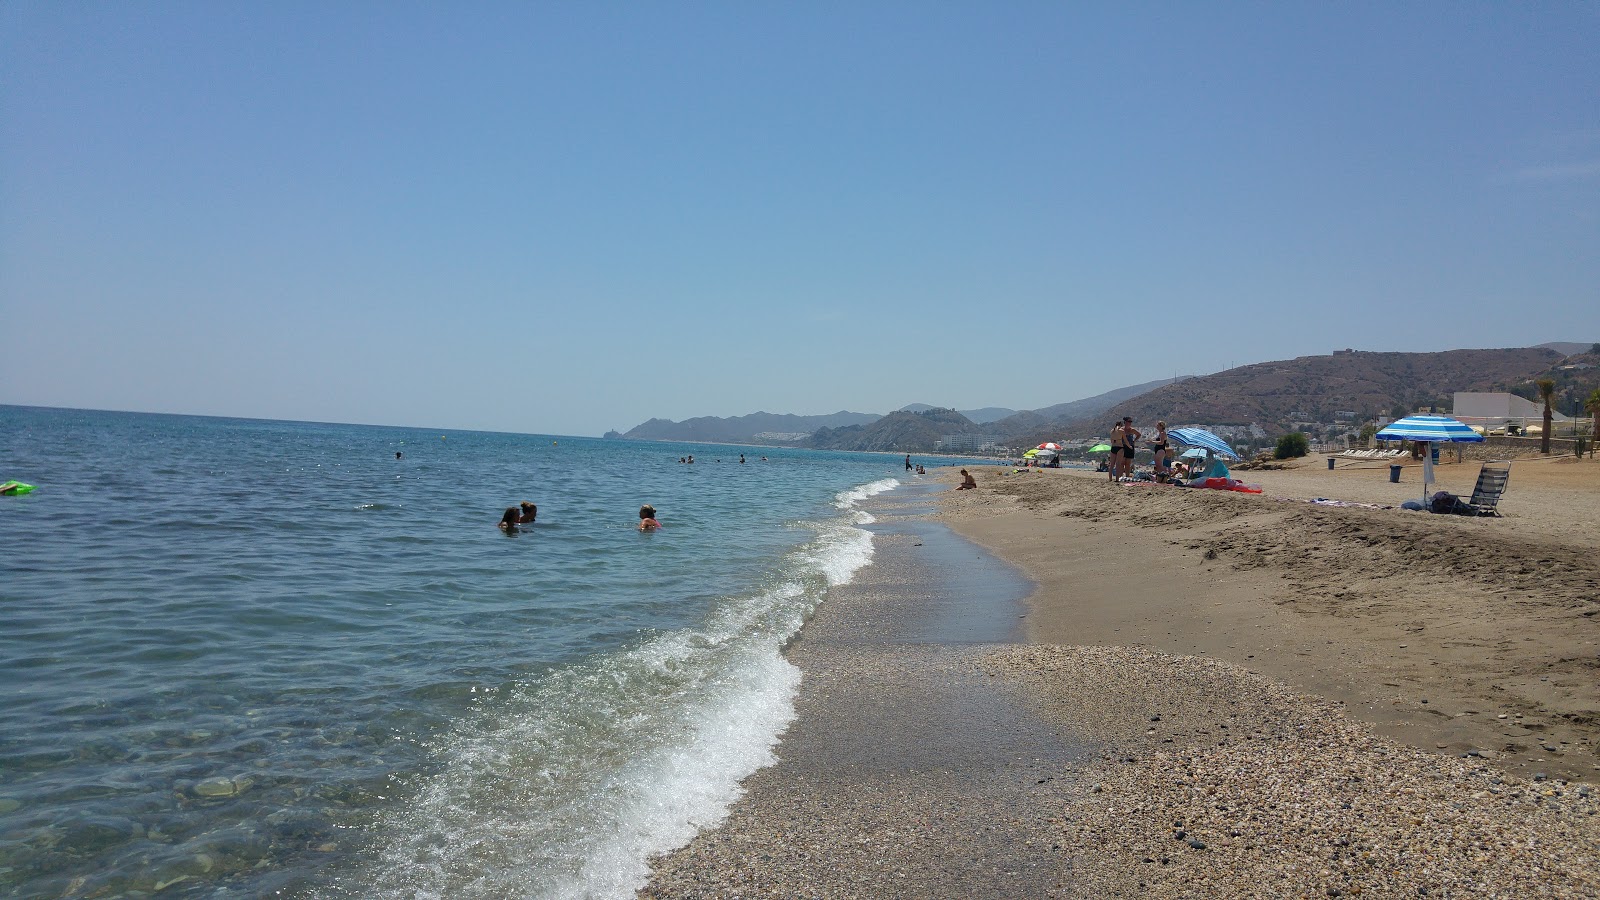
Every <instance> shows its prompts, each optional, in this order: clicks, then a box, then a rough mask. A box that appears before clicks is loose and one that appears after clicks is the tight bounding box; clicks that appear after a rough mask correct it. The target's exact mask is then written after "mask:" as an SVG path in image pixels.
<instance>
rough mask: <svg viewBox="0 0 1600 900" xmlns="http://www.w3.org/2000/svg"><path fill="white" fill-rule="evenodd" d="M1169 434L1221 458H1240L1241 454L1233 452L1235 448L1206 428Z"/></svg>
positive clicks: (1177, 430)
mask: <svg viewBox="0 0 1600 900" xmlns="http://www.w3.org/2000/svg"><path fill="white" fill-rule="evenodd" d="M1167 434H1169V435H1172V436H1173V437H1175V438H1177V439H1178V440H1179V441H1180V442H1182V443H1185V444H1190V445H1192V446H1196V447H1204V448H1206V449H1207V450H1210V451H1211V452H1212V453H1215V454H1217V455H1219V456H1227V457H1230V458H1232V459H1238V458H1239V454H1237V453H1235V452H1233V448H1232V447H1229V446H1228V443H1227V442H1226V441H1224V440H1223V439H1222V438H1219V437H1217V436H1216V435H1214V434H1212V433H1211V432H1209V431H1207V430H1205V429H1204V428H1174V429H1172V430H1171V431H1169V432H1167Z"/></svg>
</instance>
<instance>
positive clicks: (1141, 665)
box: [645, 457, 1600, 897]
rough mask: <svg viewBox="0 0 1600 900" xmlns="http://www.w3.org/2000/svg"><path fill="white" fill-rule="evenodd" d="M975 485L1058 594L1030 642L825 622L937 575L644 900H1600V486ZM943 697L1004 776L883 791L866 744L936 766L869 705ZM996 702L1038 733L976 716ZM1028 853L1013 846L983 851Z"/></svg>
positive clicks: (1585, 472)
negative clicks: (852, 720)
mask: <svg viewBox="0 0 1600 900" xmlns="http://www.w3.org/2000/svg"><path fill="white" fill-rule="evenodd" d="M1477 470H1478V466H1477V464H1476V463H1472V462H1468V463H1465V464H1460V465H1445V466H1441V467H1439V470H1438V477H1439V484H1438V485H1437V486H1436V487H1435V489H1436V490H1437V489H1444V490H1450V491H1452V492H1455V493H1461V494H1469V493H1470V492H1471V488H1472V482H1473V481H1474V480H1475V478H1476V475H1477ZM978 475H979V487H978V489H977V490H975V491H946V492H944V493H943V494H941V495H940V497H939V503H938V510H937V512H936V513H934V514H933V516H932V518H933V519H935V520H936V521H938V522H942V523H943V524H946V525H948V526H949V528H951V529H953V530H954V531H955V532H957V533H959V534H960V535H963V536H965V537H966V538H968V539H970V540H971V541H973V542H974V543H975V544H976V545H977V547H978V548H981V550H982V552H983V553H984V554H992V555H993V556H994V557H996V558H998V559H1000V560H1004V561H1006V562H1009V563H1010V564H1012V565H1014V566H1016V567H1018V568H1019V569H1020V570H1022V571H1023V572H1025V573H1026V574H1027V576H1028V578H1029V579H1031V581H1032V583H1033V590H1032V593H1031V595H1029V597H1028V600H1027V607H1026V612H1025V614H1024V615H1025V618H1023V619H1022V620H1021V621H1022V622H1023V623H1024V631H1023V637H1024V640H1023V641H1022V642H1021V643H1004V642H989V643H983V644H971V645H955V644H953V643H952V642H949V641H945V642H943V644H942V645H941V647H940V648H939V649H937V650H935V649H931V648H929V647H927V646H925V645H924V646H919V648H918V649H917V651H916V652H911V651H910V650H909V649H908V648H907V647H906V646H904V645H903V644H901V643H899V642H897V641H895V640H893V639H883V640H880V641H877V642H876V643H874V642H872V641H867V642H866V644H867V646H871V647H875V648H876V652H871V653H865V654H862V653H859V652H858V653H857V654H856V655H855V656H854V657H852V658H848V659H846V658H844V657H843V656H841V655H839V654H833V657H832V658H831V659H824V658H823V657H824V656H825V655H826V654H824V653H823V652H822V650H823V648H824V646H825V645H826V644H827V642H828V640H830V639H827V638H825V636H826V635H827V634H829V633H831V632H830V629H832V628H835V627H837V626H836V625H829V624H828V618H829V617H831V616H836V615H842V616H846V618H848V617H849V616H850V615H853V614H851V613H849V612H848V611H849V610H852V609H854V610H860V609H863V608H875V609H880V610H889V609H894V608H896V604H905V603H915V602H916V594H917V589H916V588H914V587H913V588H909V589H908V588H906V587H905V585H907V584H910V585H915V584H916V583H917V582H918V580H919V579H927V578H928V577H930V576H929V574H928V573H927V572H925V571H924V572H917V571H905V572H899V573H894V572H891V571H888V570H879V571H878V572H877V574H876V575H875V576H874V577H875V578H877V579H878V581H879V585H878V588H868V587H863V588H861V589H860V590H858V591H856V592H855V593H853V594H849V593H847V594H846V596H843V597H841V598H840V601H839V603H838V604H837V606H835V603H834V599H833V598H832V597H830V601H829V604H827V605H826V606H825V608H824V610H823V611H820V612H819V614H818V616H817V620H818V621H814V622H813V623H812V624H808V626H807V629H806V632H805V633H804V634H803V635H802V639H801V640H800V641H799V642H798V643H797V644H796V646H795V648H794V653H793V655H792V658H793V659H794V661H795V662H796V663H797V664H798V665H799V666H800V667H801V669H802V671H804V672H805V673H806V678H807V680H806V687H805V688H804V689H803V698H802V700H803V702H802V704H801V707H800V716H799V719H798V720H797V722H796V723H795V725H794V726H793V727H792V728H791V732H790V735H788V736H786V737H785V739H784V742H783V744H781V745H780V746H779V748H778V757H779V760H780V762H779V763H778V764H777V765H776V766H773V767H772V768H769V769H767V770H764V771H763V772H761V773H758V774H757V775H756V776H754V777H753V778H752V779H750V780H749V783H748V784H747V789H748V793H747V795H746V796H745V798H744V799H743V800H741V801H740V802H739V803H738V804H736V806H735V808H734V810H733V811H732V812H731V814H730V817H729V819H728V821H727V822H725V823H723V825H722V826H721V827H720V828H717V829H712V830H708V831H706V832H704V833H703V834H702V835H701V836H700V837H699V838H697V839H696V840H695V841H694V842H693V843H692V844H691V845H690V846H689V847H688V848H685V849H684V850H681V851H679V852H678V853H675V854H671V855H668V856H667V857H664V858H662V859H661V860H658V864H657V868H656V872H657V877H656V880H655V881H654V882H653V883H652V885H651V887H650V888H649V889H647V890H646V892H645V894H646V895H647V896H660V897H666V896H707V897H709V896H753V895H756V894H761V895H768V896H771V895H785V896H796V895H806V896H862V897H869V896H951V897H954V896H1069V897H1099V896H1160V897H1188V896H1193V897H1211V896H1259V897H1283V896H1318V897H1322V896H1345V895H1365V896H1381V897H1389V896H1424V895H1425V896H1452V897H1467V896H1471V897H1479V896H1482V897H1530V896H1549V897H1597V896H1600V797H1597V793H1600V791H1597V789H1596V788H1595V786H1594V785H1595V783H1596V781H1597V780H1600V560H1597V558H1596V554H1595V551H1594V548H1595V546H1596V545H1597V540H1600V517H1597V515H1596V511H1597V510H1600V464H1597V463H1593V462H1589V461H1583V462H1578V461H1572V460H1570V458H1567V459H1548V460H1546V459H1534V460H1520V461H1518V462H1516V463H1515V464H1514V466H1513V469H1512V476H1511V482H1510V488H1509V490H1508V491H1507V494H1506V496H1505V499H1504V500H1503V501H1502V504H1501V510H1502V512H1503V513H1504V516H1503V517H1502V518H1496V519H1472V518H1465V517H1455V516H1435V515H1432V514H1429V513H1420V512H1410V511H1404V510H1400V509H1397V508H1381V507H1395V506H1398V504H1399V503H1400V502H1402V501H1404V500H1406V499H1410V498H1412V497H1416V496H1420V495H1421V484H1420V471H1419V470H1417V469H1415V468H1407V469H1406V470H1404V472H1403V474H1402V479H1401V482H1400V483H1399V484H1392V483H1390V482H1389V480H1388V466H1387V464H1383V465H1372V464H1368V465H1365V466H1362V465H1348V464H1338V467H1337V468H1335V469H1334V470H1333V471H1328V470H1327V467H1326V463H1325V461H1324V460H1323V459H1321V458H1318V457H1311V458H1307V459H1305V460H1301V461H1298V465H1295V466H1294V467H1291V468H1288V469H1284V470H1275V471H1252V472H1242V473H1239V475H1240V477H1241V478H1242V479H1243V480H1245V481H1247V482H1252V483H1256V484H1259V485H1261V486H1262V488H1263V489H1264V493H1262V494H1260V495H1243V494H1231V493H1223V492H1215V491H1201V490H1191V489H1180V488H1170V487H1165V486H1159V485H1152V484H1131V485H1123V484H1110V483H1107V482H1106V481H1105V480H1104V476H1103V475H1098V476H1097V475H1094V474H1093V473H1089V472H1082V471H1074V470H1051V471H1037V470H1029V471H1024V472H1021V473H1016V474H1013V473H1012V472H1011V470H992V471H990V470H980V471H979V472H978ZM937 477H938V478H939V479H940V480H942V481H945V482H947V483H949V484H951V485H953V484H954V483H955V481H956V480H957V479H958V478H959V476H955V477H951V476H949V475H946V474H944V473H940V474H939V475H938V476H937ZM1318 498H1324V499H1333V500H1339V501H1345V502H1346V503H1349V504H1358V505H1345V506H1333V505H1326V504H1315V503H1311V502H1307V501H1311V500H1314V499H1318ZM884 543H885V544H886V547H885V556H886V557H887V558H888V559H896V558H900V557H904V558H906V559H908V560H910V561H911V563H915V561H916V552H917V551H918V550H919V549H920V547H909V548H907V547H901V550H902V551H904V552H902V553H901V554H900V555H899V556H898V557H897V556H896V554H895V552H894V550H893V547H894V546H895V545H896V544H897V543H903V539H896V538H893V537H892V536H891V538H890V539H889V540H887V541H885V542H884ZM951 552H954V551H951ZM874 569H879V565H878V563H876V562H875V564H874V566H872V567H869V570H868V571H872V570H874ZM896 585H898V587H896ZM889 588H892V589H889ZM908 591H909V593H908ZM872 598H876V599H872ZM827 607H835V608H834V609H832V610H829V609H828V608H827ZM870 618H871V617H868V621H870ZM813 625H817V626H819V627H818V628H816V629H814V628H813ZM844 631H846V632H850V633H855V634H858V635H859V634H862V633H864V631H870V629H865V630H864V629H863V628H862V627H861V626H860V623H859V622H858V623H857V625H856V626H855V627H854V630H853V631H852V630H851V629H848V628H847V629H844ZM814 634H815V635H817V636H818V637H819V639H821V640H820V641H819V643H818V644H817V645H816V648H815V649H814V650H808V649H807V642H808V641H809V640H811V639H812V637H813V635H814ZM857 650H858V651H859V650H860V647H859V646H857ZM913 658H915V660H913ZM885 666H887V669H885V668H884V667H885ZM875 671H876V672H893V673H900V674H899V675H897V676H896V677H887V675H885V676H884V677H872V676H870V675H868V674H867V673H871V672H875ZM974 671H976V672H980V673H983V675H985V676H987V678H988V681H987V682H985V681H984V680H982V679H979V680H977V681H973V680H972V672H974ZM906 672H911V673H921V674H920V675H919V677H916V678H912V679H910V681H909V682H908V681H907V680H905V679H904V678H903V677H902V676H903V675H904V673H906ZM930 672H937V673H939V674H938V679H942V680H946V681H949V680H951V679H953V681H951V682H950V683H951V684H955V685H959V686H960V688H959V690H954V692H953V694H952V696H957V695H959V696H965V697H966V698H967V699H966V700H964V701H962V702H959V703H956V702H954V701H953V702H952V708H954V709H957V710H965V711H967V712H965V713H963V714H962V715H960V716H957V717H956V719H955V720H954V721H951V722H948V723H947V724H946V725H945V726H943V728H948V729H957V730H959V729H961V728H962V727H963V724H962V723H963V722H966V723H967V727H970V728H972V729H974V730H975V731H977V732H978V733H979V735H980V739H979V740H978V741H977V742H976V745H977V746H985V747H998V748H1007V749H1002V750H1001V751H998V752H997V753H991V754H989V757H987V758H986V757H985V756H984V754H976V756H975V755H974V751H973V749H972V748H973V746H974V744H973V743H972V742H968V743H965V744H959V743H958V745H953V746H944V747H943V748H941V747H940V746H939V744H938V742H937V741H935V742H931V743H930V742H928V741H926V740H923V741H913V742H912V745H915V746H921V747H932V749H931V750H928V751H927V753H926V754H924V756H923V757H921V758H920V759H919V760H918V761H917V762H916V763H915V764H909V763H908V765H907V766H906V767H903V768H902V769H899V770H896V769H895V768H894V767H893V766H888V767H880V771H879V773H878V774H879V777H876V778H873V777H866V776H864V775H863V773H862V772H861V771H860V769H859V767H858V766H857V765H856V761H855V760H853V759H852V757H851V756H850V754H848V753H845V752H843V751H842V750H841V748H843V747H847V746H851V745H852V742H853V741H859V739H860V736H861V734H862V732H863V730H865V731H866V732H867V733H868V734H875V735H876V736H877V737H876V740H877V741H879V742H880V743H881V744H882V746H884V747H901V748H904V747H906V746H909V745H907V744H905V743H904V740H905V738H904V735H905V732H904V730H903V727H902V726H900V725H897V724H896V720H895V719H893V718H889V719H885V720H883V722H881V723H880V727H878V728H877V729H876V730H873V729H872V728H870V727H868V726H867V725H866V724H863V723H860V722H857V725H856V726H853V727H850V726H844V725H841V724H840V723H842V722H846V721H848V720H849V719H848V715H847V714H846V713H845V712H844V710H848V709H852V708H856V707H857V706H858V705H859V701H861V700H863V699H870V700H871V702H872V703H874V704H877V705H878V707H879V708H888V709H893V708H897V702H898V698H901V697H905V698H910V697H913V696H916V694H917V692H919V691H925V690H926V685H927V684H929V683H930V677H929V676H928V673H930ZM841 685H853V686H852V687H849V688H845V687H841ZM897 685H898V686H897ZM974 690H976V691H979V693H980V694H981V693H982V692H983V691H988V692H990V695H991V696H990V698H989V699H988V700H983V699H982V697H978V698H977V699H974V697H975V696H977V695H973V694H971V693H970V692H971V691H974ZM819 691H820V693H813V692H819ZM962 692H968V693H965V694H963V693H962ZM823 695H826V696H828V697H831V698H832V700H831V701H829V702H818V701H817V699H816V698H819V697H821V696H823ZM996 697H1004V698H1005V702H1004V703H1003V704H1001V705H1002V706H1003V707H1004V708H1005V709H1007V710H1010V712H1008V713H1007V714H1006V715H1004V716H999V717H996V718H994V719H993V720H992V721H982V720H978V719H975V718H973V717H972V716H971V715H970V711H971V710H972V709H974V708H984V707H986V706H994V707H995V708H999V707H998V706H996V703H997V702H998V701H996V700H995V699H994V698H996ZM906 708H908V709H910V708H913V706H907V707H906ZM916 708H919V709H922V710H924V711H925V713H926V714H925V715H917V716H913V717H912V719H914V720H915V721H918V722H925V721H927V720H928V719H929V718H930V717H932V718H933V719H934V720H936V721H937V720H938V717H937V716H933V714H932V713H931V712H927V711H928V710H937V709H938V704H932V705H931V706H930V705H928V704H927V703H926V701H925V700H924V701H923V702H922V705H921V706H917V707H916ZM945 718H946V719H948V718H949V717H948V716H946V717H945ZM943 728H935V729H934V731H933V733H942V730H943ZM796 735H798V736H806V737H805V740H804V741H803V742H797V743H791V737H793V736H796ZM842 737H844V738H847V739H841V738H842ZM1033 749H1037V750H1038V751H1039V752H1030V750H1033ZM886 752H888V751H886ZM891 755H892V754H891ZM958 770H959V771H961V772H962V773H963V774H962V777H961V778H959V779H950V778H944V779H938V778H935V779H933V780H932V781H931V782H930V781H928V780H927V779H928V777H929V776H928V773H929V772H931V771H944V772H949V771H958ZM808 771H809V772H818V771H824V772H829V773H832V775H833V777H835V778H838V777H842V776H843V775H844V774H845V773H847V772H848V773H854V774H855V775H857V776H862V779H858V780H856V781H854V782H853V784H852V787H851V788H850V789H849V790H845V791H843V792H842V793H841V795H840V796H841V797H848V798H852V799H851V800H850V802H849V804H848V805H849V813H848V815H845V816H843V817H842V818H841V817H840V816H835V815H831V814H830V813H829V809H834V808H836V807H827V806H824V807H823V808H817V809H811V810H809V812H807V814H806V815H804V816H799V817H796V815H795V813H796V811H797V810H801V809H804V808H805V804H803V803H800V802H799V801H798V800H797V798H798V797H807V798H811V801H812V802H813V803H814V802H825V801H817V799H816V798H818V797H821V796H823V794H824V792H819V791H817V790H816V789H815V788H816V784H815V783H814V782H807V781H806V780H805V779H804V778H803V777H801V776H802V773H804V772H808ZM889 774H898V776H899V777H900V778H903V779H906V781H907V782H908V783H918V784H920V785H921V786H922V787H921V789H920V790H910V791H898V790H896V789H893V788H892V787H891V783H892V781H893V779H892V778H889V777H887V775H889ZM919 778H920V779H922V780H921V781H918V779H919ZM929 784H937V785H939V789H938V791H937V792H930V791H929V790H928V785H929ZM802 785H806V786H804V787H802ZM935 794H936V797H935V796H934V795H935ZM969 795H970V796H969ZM860 798H872V802H870V803H865V805H862V803H861V800H860ZM974 811H976V812H974ZM958 812H959V813H960V815H959V816H958V815H956V813H958ZM774 823H787V827H780V826H779V825H776V824H774ZM930 823H947V824H948V827H946V828H944V829H942V830H940V831H938V833H933V832H930V831H929V829H930V828H933V824H930ZM1001 826H1003V827H1004V828H1005V829H1007V835H1008V836H1007V837H1006V839H1005V840H1004V841H1002V842H1001V843H1002V844H1003V846H1004V847H1006V848H1008V850H1007V853H999V854H990V855H987V856H986V855H983V854H979V856H980V857H981V858H979V859H975V858H973V855H972V853H971V852H970V849H963V848H970V847H971V846H973V845H974V841H975V840H976V838H977V836H979V835H984V836H986V841H988V843H992V842H993V841H992V839H993V837H994V832H993V829H994V828H996V827H1001ZM850 841H856V842H857V843H854V844H849V842H850ZM977 844H978V845H987V844H986V842H985V841H977ZM846 845H849V846H852V847H854V848H855V850H856V851H858V852H855V853H853V854H841V853H840V852H838V850H839V848H841V847H843V846H846ZM868 848H870V850H869V849H868ZM1008 854H1009V855H1008ZM991 858H992V859H1001V860H1004V862H1003V863H1002V864H998V865H989V864H988V863H987V862H985V860H990V859H991ZM886 860H887V861H891V864H885V863H884V861H886ZM974 872H981V873H982V876H981V877H974V874H973V873H974Z"/></svg>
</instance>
